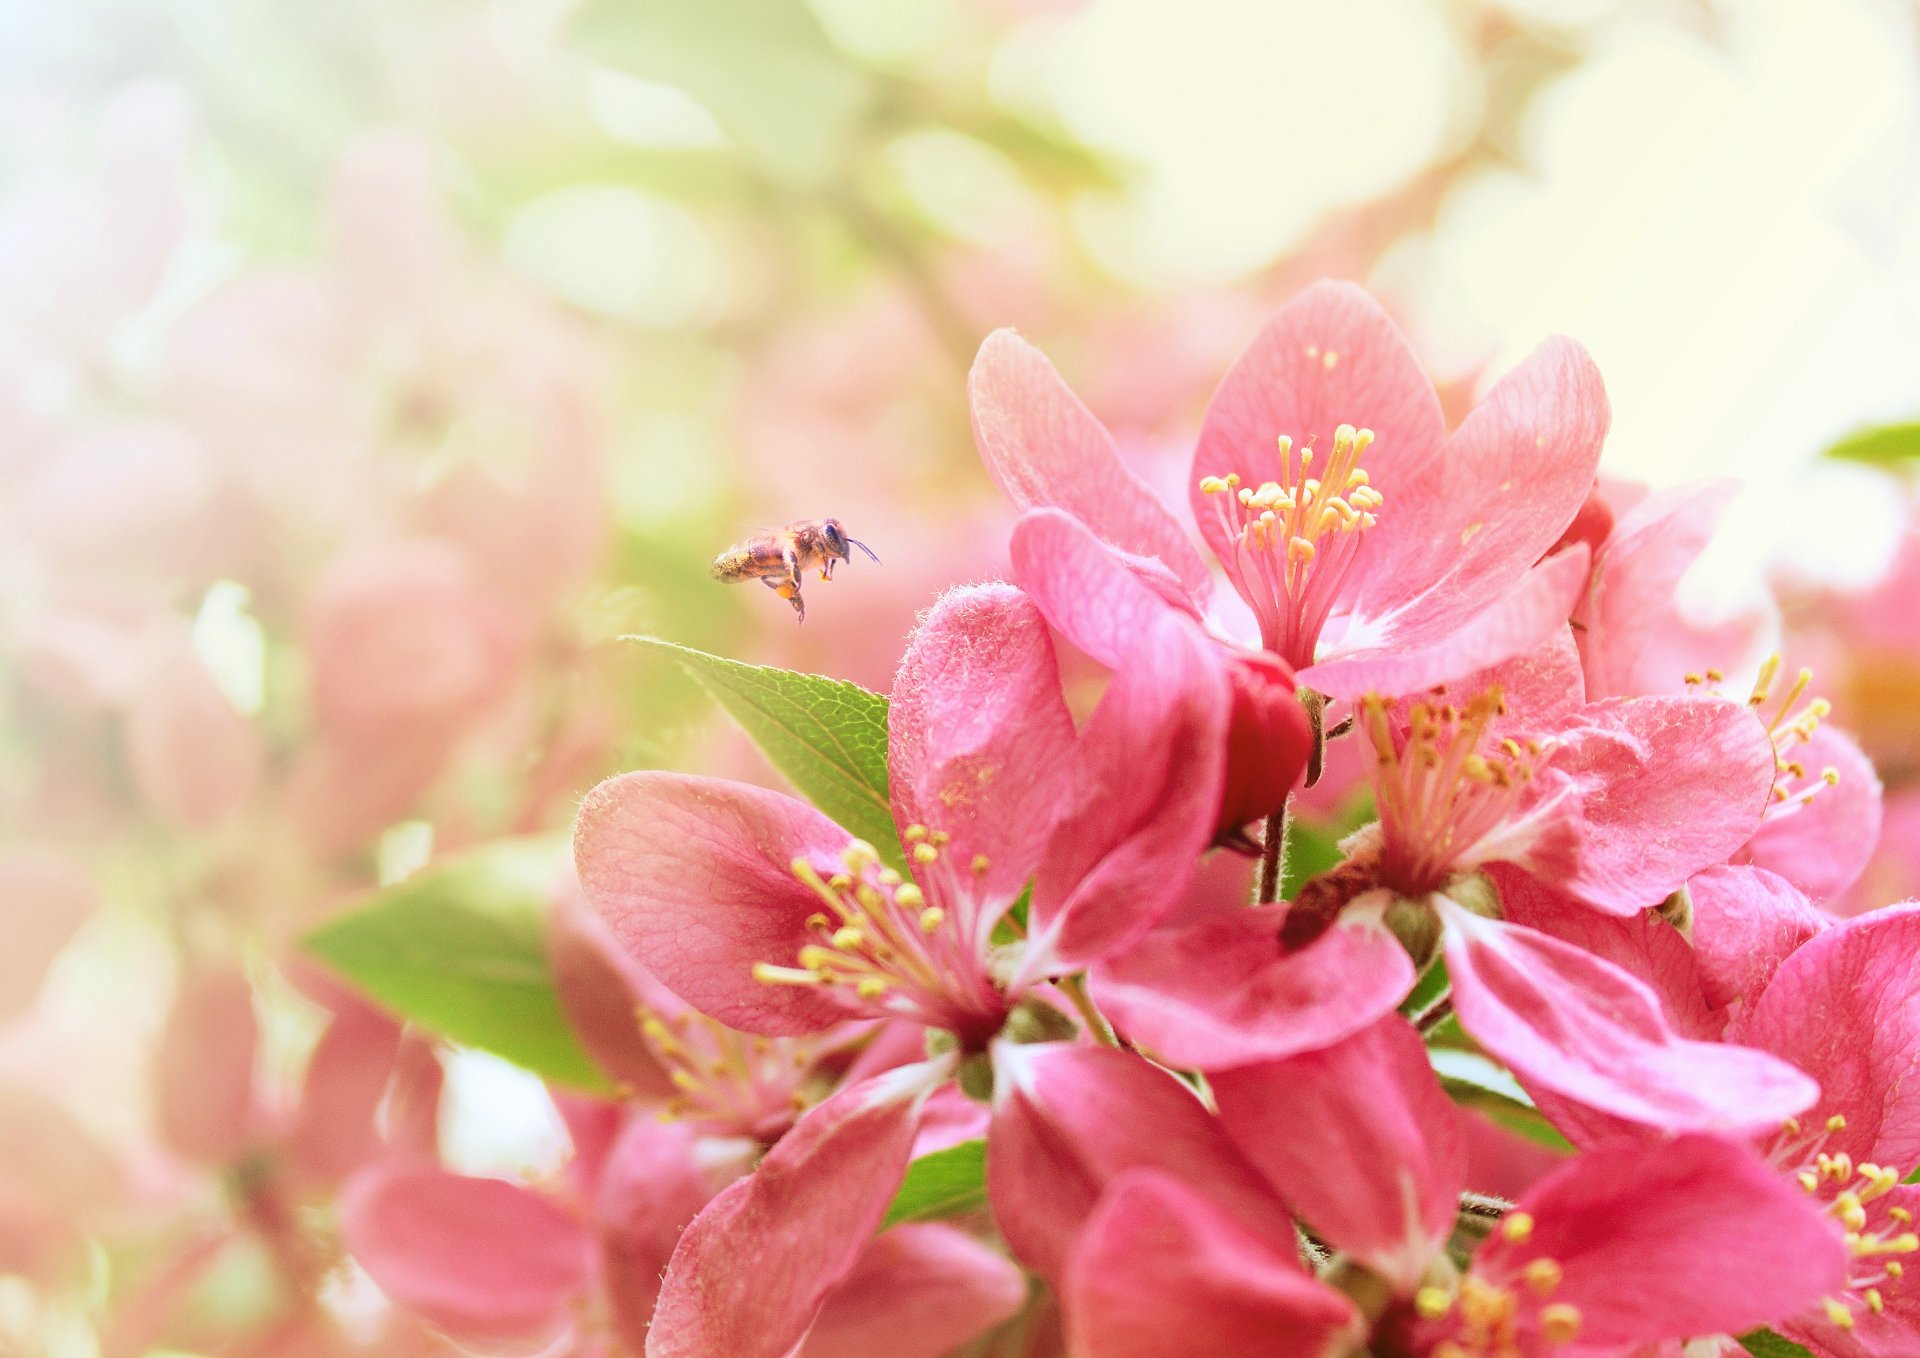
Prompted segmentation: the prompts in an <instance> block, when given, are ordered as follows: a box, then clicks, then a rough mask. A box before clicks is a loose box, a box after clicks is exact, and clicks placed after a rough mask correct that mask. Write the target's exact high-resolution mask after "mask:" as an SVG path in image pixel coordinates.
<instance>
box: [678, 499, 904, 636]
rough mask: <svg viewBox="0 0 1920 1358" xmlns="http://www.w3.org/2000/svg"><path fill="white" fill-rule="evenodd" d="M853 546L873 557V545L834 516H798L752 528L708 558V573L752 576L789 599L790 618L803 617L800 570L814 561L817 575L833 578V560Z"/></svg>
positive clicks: (849, 556)
mask: <svg viewBox="0 0 1920 1358" xmlns="http://www.w3.org/2000/svg"><path fill="white" fill-rule="evenodd" d="M855 547H858V548H859V549H860V550H861V551H863V552H865V553H866V554H867V555H868V556H869V557H871V558H872V559H873V560H874V561H875V562H878V561H879V560H880V558H879V557H877V556H874V555H873V548H871V547H869V546H867V544H866V543H864V542H859V541H856V540H855V539H853V538H850V537H848V536H847V530H846V529H845V528H844V527H842V526H841V524H840V520H838V519H803V520H801V521H800V522H799V523H790V524H788V525H787V526H786V527H785V528H779V529H775V530H773V531H772V532H767V533H756V534H755V535H754V536H752V537H750V538H748V539H747V540H746V541H745V542H742V543H737V544H735V545H734V546H732V547H729V548H727V550H726V551H724V552H722V553H720V555H719V556H716V557H715V558H714V559H713V565H712V567H711V568H710V571H711V574H712V575H713V578H714V579H716V580H719V581H722V582H724V583H726V584H729V585H736V584H739V583H740V582H741V581H742V580H758V581H759V582H760V583H761V584H763V585H765V586H766V587H767V588H768V589H770V590H772V591H773V592H774V593H775V594H778V595H779V596H780V597H781V598H782V599H785V600H786V601H787V602H788V603H790V604H792V605H793V611H794V614H795V620H796V621H798V622H805V621H806V620H807V605H806V601H805V600H803V599H802V598H801V597H800V576H801V573H802V572H803V571H809V570H812V569H813V568H814V567H816V566H817V567H819V569H820V578H821V579H822V580H831V579H833V567H834V563H835V562H839V561H851V560H853V548H855Z"/></svg>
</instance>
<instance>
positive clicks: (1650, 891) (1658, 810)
mask: <svg viewBox="0 0 1920 1358" xmlns="http://www.w3.org/2000/svg"><path fill="white" fill-rule="evenodd" d="M1551 767H1552V770H1553V772H1554V773H1555V774H1556V775H1559V776H1563V777H1570V778H1572V779H1573V780H1574V783H1575V785H1576V786H1577V787H1579V788H1581V790H1582V796H1581V803H1580V814H1579V816H1578V817H1576V818H1574V820H1573V822H1572V823H1573V825H1574V828H1575V830H1576V831H1577V832H1578V834H1579V836H1580V846H1579V851H1578V861H1577V866H1576V867H1575V869H1574V870H1573V872H1572V873H1571V874H1570V875H1569V876H1568V877H1567V878H1566V879H1565V880H1562V881H1560V882H1559V883H1558V885H1559V886H1560V887H1561V888H1562V889H1564V890H1566V891H1568V892H1570V893H1571V894H1573V895H1575V896H1578V897H1579V898H1580V899H1581V900H1583V901H1585V902H1587V904H1589V905H1591V906H1594V907H1595V908H1597V909H1600V910H1606V911H1608V912H1610V913H1613V914H1621V915H1624V914H1631V913H1633V912H1634V911H1637V910H1642V909H1644V908H1646V907H1647V906H1650V905H1657V904H1659V902H1660V901H1661V900H1663V899H1664V898H1665V897H1667V896H1668V895H1670V894H1671V893H1672V892H1674V891H1676V890H1678V889H1679V887H1680V886H1681V885H1682V884H1683V883H1685V882H1686V880H1687V879H1688V878H1689V877H1691V876H1692V875H1693V874H1694V873H1696V872H1699V871H1700V870H1701V869H1702V868H1706V867H1710V866H1712V865H1713V864H1715V863H1720V862H1724V861H1725V860H1726V859H1727V857H1728V856H1729V855H1730V854H1732V853H1733V852H1734V851H1735V850H1737V849H1738V848H1739V847H1740V846H1741V845H1742V844H1743V843H1745V842H1746V840H1747V839H1748V837H1749V836H1750V835H1752V833H1753V831H1754V829H1755V827H1756V826H1757V825H1758V824H1759V821H1760V816H1761V813H1762V812H1763V811H1764V810H1765V808H1766V803H1767V797H1768V795H1769V793H1770V791H1771V789H1772V787H1773V745H1772V742H1771V741H1769V740H1768V739H1767V735H1766V731H1765V730H1764V729H1763V728H1762V727H1761V725H1760V723H1759V722H1758V721H1756V720H1755V719H1754V716H1753V713H1752V712H1751V711H1749V710H1748V709H1747V708H1746V707H1744V706H1742V705H1740V704H1736V703H1730V702H1726V701H1724V700H1722V699H1718V698H1609V699H1605V700H1603V701H1601V702H1598V703H1592V704H1590V705H1588V706H1587V707H1585V708H1582V709H1581V712H1580V719H1579V723H1578V724H1577V725H1576V726H1574V727H1572V728H1570V729H1569V730H1567V731H1565V732H1564V733H1563V734H1562V735H1561V737H1560V744H1559V748H1558V750H1557V751H1556V753H1555V754H1554V756H1553V764H1552V766H1551Z"/></svg>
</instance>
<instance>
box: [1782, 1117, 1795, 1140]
mask: <svg viewBox="0 0 1920 1358" xmlns="http://www.w3.org/2000/svg"><path fill="white" fill-rule="evenodd" d="M1780 1130H1781V1131H1783V1132H1785V1133H1786V1134H1787V1135H1788V1136H1798V1135H1800V1119H1799V1118H1788V1119H1787V1120H1786V1121H1785V1122H1783V1123H1781V1124H1780Z"/></svg>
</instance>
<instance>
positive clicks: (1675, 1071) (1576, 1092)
mask: <svg viewBox="0 0 1920 1358" xmlns="http://www.w3.org/2000/svg"><path fill="white" fill-rule="evenodd" d="M1440 911H1441V919H1442V922H1443V924H1444V933H1443V946H1444V948H1445V951H1446V958H1447V969H1448V972H1449V973H1450V974H1451V976H1452V978H1453V998H1454V1007H1455V1010H1456V1012H1457V1013H1458V1014H1459V1016H1460V1022H1461V1023H1462V1025H1464V1026H1465V1028H1466V1029H1467V1031H1468V1032H1469V1033H1471V1034H1473V1036H1474V1038H1475V1039H1476V1040H1478V1041H1479V1042H1480V1044H1481V1045H1482V1046H1484V1047H1486V1049H1487V1050H1488V1051H1490V1052H1492V1053H1493V1054H1494V1055H1495V1056H1498V1057H1499V1058H1500V1059H1501V1060H1502V1061H1504V1062H1505V1063H1506V1064H1507V1065H1508V1067H1510V1068H1511V1069H1512V1070H1513V1072H1514V1074H1515V1075H1517V1076H1519V1077H1520V1079H1521V1081H1522V1082H1523V1083H1526V1084H1529V1085H1538V1086H1540V1087H1541V1088H1543V1089H1547V1090H1551V1091H1552V1092H1554V1093H1556V1094H1560V1095H1564V1096H1565V1097H1567V1098H1569V1099H1571V1100H1573V1101H1574V1102H1576V1103H1581V1104H1585V1105H1587V1106H1589V1107H1591V1108H1594V1109H1597V1110H1599V1111H1601V1112H1605V1113H1612V1114H1614V1115H1615V1116H1617V1117H1622V1118H1625V1119H1627V1120H1629V1121H1632V1122H1639V1123H1644V1124H1646V1125H1648V1126H1650V1127H1656V1128H1662V1129H1665V1130H1667V1131H1672V1132H1685V1131H1718V1132H1725V1133H1734V1132H1746V1131H1760V1130H1762V1129H1769V1128H1771V1127H1774V1126H1776V1125H1778V1124H1779V1123H1780V1122H1781V1121H1782V1120H1783V1119H1785V1118H1787V1117H1790V1116H1792V1115H1793V1114H1795V1113H1799V1112H1804V1111H1805V1110H1806V1109H1807V1108H1808V1107H1810V1106H1811V1105H1812V1104H1813V1102H1814V1100H1815V1098H1816V1097H1818V1095H1819V1086H1818V1085H1817V1084H1816V1083H1815V1082H1814V1081H1813V1080H1812V1079H1810V1078H1809V1077H1808V1076H1807V1075H1805V1074H1803V1073H1801V1072H1800V1071H1798V1070H1796V1069H1794V1068H1793V1067H1792V1066H1790V1065H1788V1064H1787V1063H1786V1062H1784V1061H1781V1060H1778V1059H1776V1058H1775V1057H1772V1056H1770V1055H1768V1054H1767V1053H1765V1052H1761V1051H1755V1050H1752V1049H1751V1048H1747V1047H1740V1046H1732V1045H1728V1044H1725V1043H1718V1042H1698V1041H1693V1040H1690V1039H1687V1038H1682V1037H1680V1036H1678V1035H1676V1034H1675V1033H1674V1032H1673V1030H1672V1029H1671V1028H1670V1027H1669V1026H1668V1025H1667V1022H1666V1019H1665V1017H1664V1015H1663V1014H1662V1012H1661V1008H1660V1001H1659V999H1658V997H1657V996H1655V995H1654V993H1653V991H1652V990H1651V989H1649V988H1648V987H1647V985H1646V984H1645V983H1644V982H1642V981H1640V980H1637V979H1635V978H1634V977H1632V976H1629V975H1628V974H1627V973H1626V972H1624V971H1622V970H1620V968H1618V967H1616V966H1614V965H1613V964H1612V963H1610V962H1606V961H1603V960H1602V959H1600V958H1598V957H1595V956H1594V955H1593V954H1591V953H1589V952H1587V951H1586V950H1585V949H1582V948H1578V947H1575V946H1573V945H1572V944H1569V943H1562V942H1561V941H1560V940H1558V939H1556V938H1552V937H1550V936H1549V935H1546V934H1543V933H1539V932H1537V931H1536V930H1533V929H1528V928H1524V927H1522V926H1520V925H1517V924H1504V923H1496V922H1494V921H1492V920H1487V919H1483V918H1481V917H1480V916H1478V915H1474V914H1471V913H1469V912H1468V911H1466V910H1464V909H1462V908H1461V907H1459V906H1458V905H1455V904H1453V903H1452V902H1450V901H1446V900H1445V899H1444V898H1443V899H1442V900H1441V905H1440Z"/></svg>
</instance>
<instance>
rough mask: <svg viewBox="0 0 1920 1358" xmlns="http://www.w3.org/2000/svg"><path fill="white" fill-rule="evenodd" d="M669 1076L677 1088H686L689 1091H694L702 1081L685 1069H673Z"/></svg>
mask: <svg viewBox="0 0 1920 1358" xmlns="http://www.w3.org/2000/svg"><path fill="white" fill-rule="evenodd" d="M667 1078H668V1079H670V1080H672V1081H673V1083H674V1086H675V1087H676V1088H678V1089H684V1090H687V1091H688V1092H692V1091H693V1090H696V1089H698V1088H699V1087H700V1081H698V1080H696V1079H695V1078H694V1077H693V1076H692V1075H691V1074H690V1073H688V1072H687V1071H684V1070H676V1071H673V1072H671V1073H669V1074H668V1076H667Z"/></svg>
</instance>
